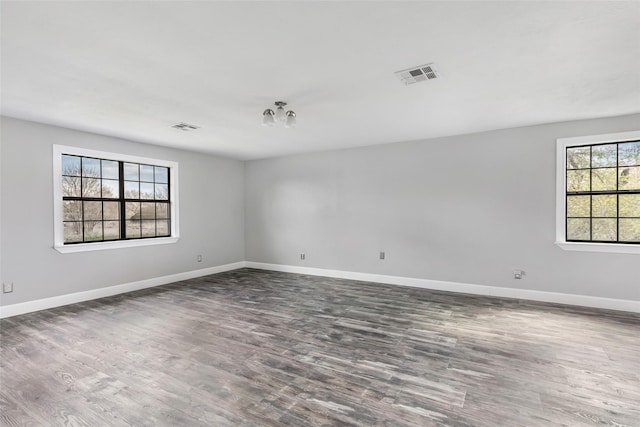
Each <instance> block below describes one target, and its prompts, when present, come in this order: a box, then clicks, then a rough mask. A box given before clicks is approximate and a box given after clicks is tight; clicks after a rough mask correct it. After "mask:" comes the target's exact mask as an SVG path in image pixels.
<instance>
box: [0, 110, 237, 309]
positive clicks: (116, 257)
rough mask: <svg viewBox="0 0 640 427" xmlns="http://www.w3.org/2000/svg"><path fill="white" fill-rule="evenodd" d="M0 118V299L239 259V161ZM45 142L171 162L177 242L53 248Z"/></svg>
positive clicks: (23, 297)
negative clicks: (6, 287) (69, 250)
mask: <svg viewBox="0 0 640 427" xmlns="http://www.w3.org/2000/svg"><path fill="white" fill-rule="evenodd" d="M1 124H2V130H1V134H0V135H1V146H0V156H1V168H0V173H1V180H0V181H1V186H0V188H1V191H2V193H1V196H2V204H1V211H2V212H1V214H0V221H1V228H0V237H1V239H0V241H1V245H0V246H1V248H2V253H1V258H0V265H1V270H0V272H1V275H2V281H3V282H6V281H10V282H14V286H15V290H14V292H13V293H11V294H4V295H3V296H2V304H3V305H8V304H15V303H20V302H25V301H30V300H36V299H40V298H46V297H51V296H57V295H64V294H68V293H73V292H80V291H87V290H91V289H97V288H101V287H106V286H112V285H119V284H124V283H130V282H135V281H138V280H143V279H150V278H154V277H160V276H165V275H169V274H175V273H182V272H187V271H192V270H197V269H202V268H206V267H212V266H217V265H222V264H227V263H232V262H237V261H242V260H244V220H243V218H244V197H243V193H244V175H243V171H244V165H243V163H242V162H240V161H235V160H228V159H222V158H218V157H213V156H207V155H204V154H199V153H193V152H187V151H180V150H173V149H168V148H161V147H156V146H152V145H145V144H138V143H133V142H130V141H125V140H122V139H117V138H110V137H106V136H100V135H95V134H89V133H84V132H78V131H73V130H69V129H64V128H59V127H53V126H47V125H43V124H37V123H33V122H27V121H22V120H16V119H11V118H6V117H3V118H2V122H1ZM52 144H61V145H71V146H76V147H83V148H88V149H96V150H101V151H110V152H115V153H121V154H129V155H136V156H144V157H151V158H157V159H166V160H174V161H177V162H179V172H180V176H179V186H180V188H179V199H180V216H179V218H180V234H181V237H180V240H179V241H178V243H176V244H167V245H158V246H145V247H135V248H126V249H115V250H102V251H92V252H83V253H73V254H61V253H59V252H57V251H56V250H55V249H53V193H52V192H53V186H52V178H51V177H52V173H53V172H52V147H51V146H52ZM198 254H202V255H203V262H200V263H198V262H196V255H198Z"/></svg>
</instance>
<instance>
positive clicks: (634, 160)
mask: <svg viewBox="0 0 640 427" xmlns="http://www.w3.org/2000/svg"><path fill="white" fill-rule="evenodd" d="M618 165H620V166H638V165H640V141H636V142H624V143H621V144H618Z"/></svg>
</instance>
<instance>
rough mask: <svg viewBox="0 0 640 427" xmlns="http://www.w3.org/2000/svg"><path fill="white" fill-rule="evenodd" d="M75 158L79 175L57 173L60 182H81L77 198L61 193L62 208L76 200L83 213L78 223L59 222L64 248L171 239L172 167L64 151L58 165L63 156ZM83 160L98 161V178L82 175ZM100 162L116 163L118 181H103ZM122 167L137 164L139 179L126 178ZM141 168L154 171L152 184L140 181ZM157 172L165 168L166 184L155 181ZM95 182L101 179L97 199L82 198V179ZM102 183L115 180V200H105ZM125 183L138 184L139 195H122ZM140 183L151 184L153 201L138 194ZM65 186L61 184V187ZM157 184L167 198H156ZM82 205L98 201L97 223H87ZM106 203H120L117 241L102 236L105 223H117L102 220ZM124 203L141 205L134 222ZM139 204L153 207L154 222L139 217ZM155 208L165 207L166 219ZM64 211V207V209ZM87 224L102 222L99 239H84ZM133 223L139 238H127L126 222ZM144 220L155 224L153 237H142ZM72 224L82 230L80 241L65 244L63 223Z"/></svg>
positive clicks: (92, 197) (141, 216) (130, 236)
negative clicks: (162, 229) (163, 230)
mask: <svg viewBox="0 0 640 427" xmlns="http://www.w3.org/2000/svg"><path fill="white" fill-rule="evenodd" d="M65 156H67V157H75V158H79V159H80V171H79V172H78V173H79V175H69V174H65V171H64V170H63V169H62V168H61V171H60V172H61V174H60V178H61V182H64V179H65V177H71V178H76V179H79V182H80V191H79V192H80V195H79V196H69V195H64V191H63V192H62V205H63V207H64V202H65V201H77V202H80V203H81V207H80V210H81V212H82V214H81V215H82V218H81V220H78V221H69V220H65V218H64V215H63V216H62V223H63V230H62V233H63V234H62V243H63V245H64V246H70V245H86V244H92V243H106V242H119V241H136V240H152V239H164V238H168V237H172V236H173V229H172V215H171V211H172V209H171V207H172V198H173V195H172V191H171V170H172V167H171V166H166V165H154V164H150V163H142V162H137V161H128V160H117V159H109V158H103V157H95V156H92V155H83V154H76V153H72V152H71V153H66V152H62V153H61V156H60V162H63V159H64V157H65ZM83 159H92V160H97V161H99V164H100V173H99V176H97V177H93V176H90V175H89V176H85V175H84V170H83ZM103 162H115V163H117V164H118V178H117V179H112V178H104V177H103ZM125 164H130V165H137V167H138V178H137V179H136V180H132V179H125V173H124V165H125ZM142 166H149V167H152V168H153V171H154V176H153V181H149V180H143V179H142V176H141V175H140V170H141V167H142ZM158 169H165V170H166V182H160V181H157V180H156V170H158ZM85 178H87V179H98V180H100V197H95V196H84V195H83V187H84V179H85ZM103 180H113V181H117V182H118V197H104V193H103V191H104V190H103V185H102V181H103ZM125 182H130V183H131V182H137V183H138V195H137V197H128V196H127V194H126V192H125ZM141 184H152V185H153V188H154V194H153V198H148V197H146V198H143V197H142V193H141V191H140V187H141ZM62 185H64V184H62ZM158 185H162V186H166V199H157V198H156V196H157V193H156V190H157V186H158ZM85 202H101V203H102V209H101V219H100V220H96V219H91V220H87V219H85V216H84V215H85V209H84V203H85ZM105 202H117V203H118V204H119V206H118V220H117V221H118V222H119V237H118V238H108V239H105V233H104V223H105V222H108V221H116V220H113V219H105V217H104V203H105ZM127 203H139V204H140V209H139V211H138V212H139V218H138V219H135V220H131V219H128V218H127ZM142 203H152V204H153V205H154V207H153V213H154V218H153V219H144V218H143V214H142ZM158 205H166V207H165V208H164V209H163V210H164V211H165V212H166V217H163V218H158V217H157V212H158V209H157V207H158ZM63 209H64V208H63ZM87 221H98V222H101V226H102V239H92V240H86V235H85V223H86V222H87ZM132 221H134V222H135V221H137V222H139V224H140V233H139V235H138V236H132V235H127V234H128V233H127V224H128V223H129V222H132ZM143 221H153V222H154V223H155V224H154V235H153V236H149V235H143V231H142V225H143ZM158 221H164V222H165V223H166V227H167V230H166V233H163V234H160V235H159V234H158ZM70 222H71V223H72V222H78V223H80V224H81V227H80V228H81V230H82V240H79V241H65V236H64V224H65V223H70Z"/></svg>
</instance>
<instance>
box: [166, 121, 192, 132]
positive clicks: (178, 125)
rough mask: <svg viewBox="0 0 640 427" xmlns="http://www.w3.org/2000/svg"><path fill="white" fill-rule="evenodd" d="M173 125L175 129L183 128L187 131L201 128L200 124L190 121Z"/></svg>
mask: <svg viewBox="0 0 640 427" xmlns="http://www.w3.org/2000/svg"><path fill="white" fill-rule="evenodd" d="M171 127H172V128H174V129H180V130H183V131H185V132H188V131H190V130H196V129H198V128H199V126H194V125H190V124H189V123H184V122H180V123H176V124H175V125H173V126H171Z"/></svg>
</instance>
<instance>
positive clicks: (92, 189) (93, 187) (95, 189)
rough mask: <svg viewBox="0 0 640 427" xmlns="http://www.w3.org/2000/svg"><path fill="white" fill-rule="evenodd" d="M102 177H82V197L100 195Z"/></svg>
mask: <svg viewBox="0 0 640 427" xmlns="http://www.w3.org/2000/svg"><path fill="white" fill-rule="evenodd" d="M100 181H101V180H100V179H95V178H82V197H100V195H101V193H102V192H101V191H100V190H101V187H102V186H101V185H100Z"/></svg>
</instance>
